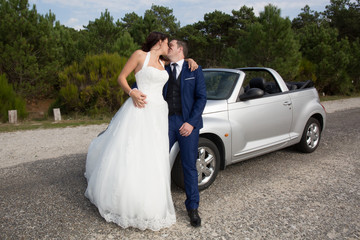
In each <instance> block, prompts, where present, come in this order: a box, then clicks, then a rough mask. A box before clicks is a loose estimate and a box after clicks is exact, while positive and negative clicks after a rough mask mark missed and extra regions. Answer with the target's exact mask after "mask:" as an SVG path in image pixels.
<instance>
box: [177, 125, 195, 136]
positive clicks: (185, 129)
mask: <svg viewBox="0 0 360 240" xmlns="http://www.w3.org/2000/svg"><path fill="white" fill-rule="evenodd" d="M193 129H194V127H193V126H192V125H191V124H189V123H187V122H185V123H183V125H182V126H181V128H180V129H179V132H180V135H181V136H183V137H187V136H189V135H190V134H191V132H192V131H193Z"/></svg>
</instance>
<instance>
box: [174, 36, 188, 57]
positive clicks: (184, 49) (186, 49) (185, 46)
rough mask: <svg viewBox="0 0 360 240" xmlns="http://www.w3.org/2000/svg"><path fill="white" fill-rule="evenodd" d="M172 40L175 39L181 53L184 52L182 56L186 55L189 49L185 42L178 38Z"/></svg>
mask: <svg viewBox="0 0 360 240" xmlns="http://www.w3.org/2000/svg"><path fill="white" fill-rule="evenodd" d="M174 40H176V42H177V45H178V47H182V49H183V53H184V58H186V56H187V55H188V51H189V50H188V47H187V44H186V42H184V41H181V40H178V39H174Z"/></svg>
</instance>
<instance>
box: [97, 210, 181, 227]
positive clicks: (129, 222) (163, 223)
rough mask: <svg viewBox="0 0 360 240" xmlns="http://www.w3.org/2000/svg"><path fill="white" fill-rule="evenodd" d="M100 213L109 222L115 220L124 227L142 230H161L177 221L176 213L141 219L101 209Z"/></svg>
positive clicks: (114, 221)
mask: <svg viewBox="0 0 360 240" xmlns="http://www.w3.org/2000/svg"><path fill="white" fill-rule="evenodd" d="M100 215H101V216H102V217H103V218H105V220H106V221H107V222H113V223H116V224H117V225H119V226H120V227H122V228H128V227H134V228H138V229H140V230H142V231H144V230H145V229H150V230H152V231H159V230H160V229H162V228H166V227H170V226H171V225H173V224H174V223H175V222H176V216H175V214H171V213H167V215H166V217H165V218H161V219H159V218H153V219H139V218H127V217H122V216H120V215H118V214H114V213H110V212H107V213H104V212H102V211H100Z"/></svg>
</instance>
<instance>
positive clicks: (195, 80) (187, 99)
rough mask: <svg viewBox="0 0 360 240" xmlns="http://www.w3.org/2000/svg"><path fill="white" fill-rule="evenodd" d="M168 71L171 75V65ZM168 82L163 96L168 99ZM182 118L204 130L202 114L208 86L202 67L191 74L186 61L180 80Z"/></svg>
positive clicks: (167, 67)
mask: <svg viewBox="0 0 360 240" xmlns="http://www.w3.org/2000/svg"><path fill="white" fill-rule="evenodd" d="M165 69H166V71H167V72H168V73H169V74H171V68H170V65H167V66H166V67H165ZM167 89H168V82H167V83H166V84H165V86H164V89H163V96H164V98H166V93H167ZM180 92H181V105H182V116H183V120H184V122H188V123H189V124H191V125H192V126H193V127H194V128H198V129H200V128H202V127H203V121H202V117H201V115H202V112H203V110H204V108H205V104H206V86H205V80H204V75H203V72H202V69H201V66H199V67H198V69H196V70H195V71H193V72H191V70H190V69H189V65H188V63H187V62H186V61H184V64H183V66H182V70H181V79H180Z"/></svg>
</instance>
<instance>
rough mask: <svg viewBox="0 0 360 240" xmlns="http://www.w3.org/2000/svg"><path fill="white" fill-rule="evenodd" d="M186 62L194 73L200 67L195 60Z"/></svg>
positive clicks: (190, 59) (188, 59)
mask: <svg viewBox="0 0 360 240" xmlns="http://www.w3.org/2000/svg"><path fill="white" fill-rule="evenodd" d="M185 61H187V62H188V64H189V68H190V69H191V71H192V72H193V71H195V70H196V69H198V67H199V65H198V64H197V63H196V62H195V60H194V59H192V58H186V59H185Z"/></svg>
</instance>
